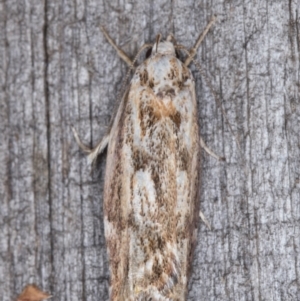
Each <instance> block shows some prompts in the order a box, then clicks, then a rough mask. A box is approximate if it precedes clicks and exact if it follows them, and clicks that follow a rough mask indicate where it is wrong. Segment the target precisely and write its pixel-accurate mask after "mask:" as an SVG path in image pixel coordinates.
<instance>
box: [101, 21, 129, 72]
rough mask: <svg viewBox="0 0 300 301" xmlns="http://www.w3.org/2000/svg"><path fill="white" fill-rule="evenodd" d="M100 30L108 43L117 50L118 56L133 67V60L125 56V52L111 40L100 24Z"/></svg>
mask: <svg viewBox="0 0 300 301" xmlns="http://www.w3.org/2000/svg"><path fill="white" fill-rule="evenodd" d="M100 29H101V31H102V32H103V34H104V36H105V37H106V39H107V41H108V42H109V44H110V45H111V46H112V47H114V49H115V50H116V51H117V53H118V56H119V57H120V58H121V59H122V60H123V61H124V62H125V63H126V64H127V65H128V66H129V67H130V68H132V67H133V61H131V59H130V58H129V57H128V56H127V54H126V53H125V52H124V51H123V50H122V49H121V48H119V47H118V46H117V45H116V43H115V42H114V41H113V39H112V38H111V37H110V36H109V34H108V33H107V32H106V30H105V29H104V27H103V26H100Z"/></svg>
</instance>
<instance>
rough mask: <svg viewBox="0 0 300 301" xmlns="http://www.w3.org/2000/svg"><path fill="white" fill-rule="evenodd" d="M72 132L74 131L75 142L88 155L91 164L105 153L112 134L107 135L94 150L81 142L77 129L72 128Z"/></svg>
mask: <svg viewBox="0 0 300 301" xmlns="http://www.w3.org/2000/svg"><path fill="white" fill-rule="evenodd" d="M72 131H73V134H74V137H75V140H76V142H77V144H78V145H79V147H80V148H81V150H82V151H83V152H84V153H86V154H87V155H88V158H89V161H90V162H91V163H94V162H95V160H96V158H97V157H98V155H100V154H101V153H102V152H103V151H104V149H105V148H106V147H107V145H108V141H109V137H110V133H108V134H106V135H105V136H104V137H103V138H102V139H101V140H100V141H99V143H98V144H97V145H96V146H95V147H94V148H89V147H88V146H86V145H85V144H83V143H82V142H81V140H80V138H79V135H78V133H77V131H76V130H75V128H73V127H72Z"/></svg>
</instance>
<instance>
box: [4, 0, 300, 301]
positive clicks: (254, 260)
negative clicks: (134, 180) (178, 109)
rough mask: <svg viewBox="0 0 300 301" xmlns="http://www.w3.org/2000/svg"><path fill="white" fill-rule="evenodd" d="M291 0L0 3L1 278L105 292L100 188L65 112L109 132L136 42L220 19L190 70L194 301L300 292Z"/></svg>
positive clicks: (76, 293)
mask: <svg viewBox="0 0 300 301" xmlns="http://www.w3.org/2000/svg"><path fill="white" fill-rule="evenodd" d="M299 8H300V7H299V4H298V3H297V1H295V0H293V1H292V0H291V1H280V0H277V1H276V0H275V1H239V0H237V1H225V0H214V1H201V2H200V1H182V0H178V1H175V0H174V1H164V0H161V1H149V2H147V3H143V1H136V0H133V1H131V2H129V1H115V0H111V1H95V0H90V1H79V0H76V1H69V0H66V1H59V0H56V1H55V0H45V1H38V0H32V1H18V0H9V1H2V2H1V3H0V28H1V29H0V53H1V56H0V81H1V90H0V166H1V167H2V168H1V169H0V198H1V203H0V229H1V231H0V291H1V293H2V294H1V296H2V300H4V301H8V300H13V299H14V298H15V297H16V296H17V294H18V293H19V292H20V291H21V290H22V287H23V286H24V285H25V284H27V283H30V282H35V283H37V284H38V285H39V286H40V287H41V288H42V289H43V290H46V291H48V292H50V293H51V294H52V295H53V300H72V301H76V300H108V280H109V272H108V265H107V259H106V250H105V241H104V232H103V222H102V190H103V171H104V167H105V156H103V160H102V161H101V163H100V165H99V169H98V172H96V173H95V174H91V171H90V168H89V166H88V165H87V162H86V160H85V158H84V157H83V155H82V154H81V153H80V151H79V149H78V146H77V145H76V143H75V141H74V139H73V136H72V132H71V125H74V126H75V127H76V128H77V129H78V131H79V133H80V135H81V137H82V138H83V140H84V141H86V142H87V143H90V144H91V145H93V144H95V143H96V141H97V140H99V139H100V138H101V137H102V136H103V135H104V133H105V131H106V129H107V127H108V125H109V120H110V116H111V115H112V113H113V109H114V107H115V106H116V104H117V102H118V91H120V89H121V87H122V79H123V78H124V76H125V74H126V72H127V67H126V66H125V64H124V63H123V62H122V61H121V60H120V59H119V58H118V57H117V55H116V53H115V51H114V50H113V49H112V47H111V46H110V45H109V44H108V43H107V41H106V40H105V39H104V37H103V35H102V34H101V32H100V30H99V25H100V24H102V25H103V26H105V28H106V29H107V31H108V32H109V33H110V34H111V36H112V37H114V39H115V41H116V42H117V44H118V45H120V46H121V47H122V48H123V49H124V51H126V53H128V55H129V56H131V57H134V55H135V54H136V52H137V50H138V49H139V47H140V46H141V45H142V44H143V43H145V42H151V41H153V40H154V39H155V36H156V34H157V33H158V32H161V33H162V34H163V36H166V35H167V34H168V33H170V32H171V33H173V34H174V35H175V37H176V39H177V41H178V42H179V43H181V44H183V45H186V46H187V47H188V48H189V47H191V46H192V45H193V43H194V42H195V39H196V37H197V36H198V34H199V33H200V32H201V31H202V29H203V28H204V27H205V25H206V24H207V22H208V20H209V19H210V18H211V16H212V15H213V14H215V15H217V16H218V22H217V23H216V25H215V26H214V28H213V29H212V30H211V31H210V32H209V34H208V35H207V37H206V38H205V40H204V42H203V44H202V46H201V47H200V49H199V51H198V56H197V59H198V61H199V62H200V64H201V66H202V67H203V69H204V70H205V73H206V74H207V78H209V80H210V82H211V84H212V86H213V87H214V90H215V91H216V93H217V94H218V95H219V97H220V99H221V100H222V104H223V107H224V109H225V111H226V114H227V116H228V119H229V122H230V124H231V126H232V128H233V132H234V134H235V135H236V136H237V137H238V139H239V141H240V145H241V150H239V149H238V146H237V143H236V142H235V139H234V136H233V134H232V133H231V132H230V130H229V126H228V124H227V123H226V121H225V118H224V116H223V115H222V113H221V110H220V109H219V108H218V107H217V105H216V101H215V99H214V97H213V95H212V93H211V91H210V90H209V88H208V86H207V84H206V83H205V81H204V80H203V78H201V75H200V74H199V72H198V71H197V70H196V69H195V68H194V67H192V69H193V70H194V76H195V78H196V82H197V94H198V103H199V122H200V127H201V130H200V131H201V135H202V137H203V138H204V140H205V141H206V143H207V144H208V145H209V146H210V148H212V149H213V150H214V151H215V152H216V153H218V154H221V155H222V154H223V155H225V156H226V159H227V162H226V163H225V164H224V163H219V162H217V161H216V160H214V159H213V158H210V157H208V156H207V155H206V154H205V153H203V156H202V166H203V170H202V184H201V198H200V200H199V202H201V209H202V211H203V212H204V214H205V216H206V217H207V219H208V220H209V221H210V223H211V226H212V229H211V230H209V229H208V228H207V227H206V226H205V225H204V224H202V225H201V231H200V233H199V236H198V241H199V243H198V246H197V250H196V254H195V261H194V272H193V277H192V279H191V283H190V294H189V300H195V301H196V300H214V301H216V300H219V301H224V300H230V301H231V300H239V301H244V300H245V301H248V300H274V301H279V300H280V301H287V300H291V301H292V300H293V301H294V300H300V276H299V275H300V264H299V262H300V160H299V158H300V150H299V146H300V140H299V132H300V105H299V103H300V99H299V74H300V65H299V59H300V55H299V53H300V42H299V41H300V25H299V24H300V23H299V21H300V20H299Z"/></svg>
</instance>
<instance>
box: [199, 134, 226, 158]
mask: <svg viewBox="0 0 300 301" xmlns="http://www.w3.org/2000/svg"><path fill="white" fill-rule="evenodd" d="M200 145H201V147H203V148H204V150H205V151H206V152H207V153H208V154H209V155H211V156H212V157H214V158H216V159H217V160H219V161H225V158H224V157H220V156H218V155H216V154H215V153H214V152H213V151H212V150H211V149H209V148H208V146H207V145H206V144H205V142H204V141H203V139H202V137H200Z"/></svg>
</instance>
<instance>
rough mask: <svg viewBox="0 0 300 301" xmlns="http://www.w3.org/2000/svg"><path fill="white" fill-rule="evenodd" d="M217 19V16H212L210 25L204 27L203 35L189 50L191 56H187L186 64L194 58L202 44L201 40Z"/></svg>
mask: <svg viewBox="0 0 300 301" xmlns="http://www.w3.org/2000/svg"><path fill="white" fill-rule="evenodd" d="M215 21H216V17H215V16H214V17H212V19H211V20H210V22H209V23H208V25H207V26H206V28H205V29H204V31H203V32H202V33H201V35H200V36H199V37H198V39H197V41H196V43H195V45H194V47H193V48H191V49H190V51H189V56H188V57H187V58H186V60H185V62H184V65H185V66H188V65H189V64H190V63H191V61H192V60H193V58H194V56H195V55H196V53H197V49H198V47H199V46H200V44H201V42H202V41H203V39H204V37H205V36H206V34H207V32H208V31H209V29H210V28H211V27H212V25H213V24H214V23H215Z"/></svg>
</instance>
